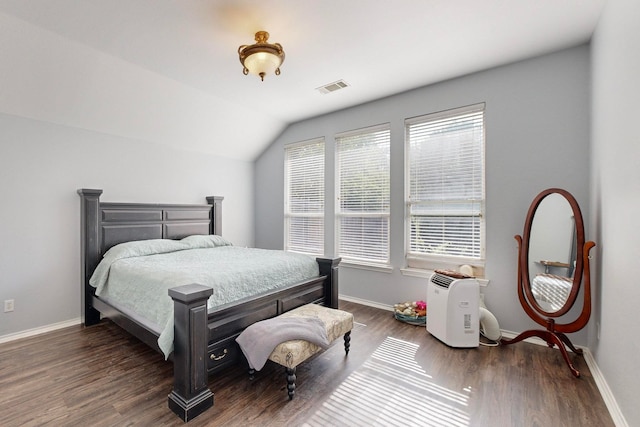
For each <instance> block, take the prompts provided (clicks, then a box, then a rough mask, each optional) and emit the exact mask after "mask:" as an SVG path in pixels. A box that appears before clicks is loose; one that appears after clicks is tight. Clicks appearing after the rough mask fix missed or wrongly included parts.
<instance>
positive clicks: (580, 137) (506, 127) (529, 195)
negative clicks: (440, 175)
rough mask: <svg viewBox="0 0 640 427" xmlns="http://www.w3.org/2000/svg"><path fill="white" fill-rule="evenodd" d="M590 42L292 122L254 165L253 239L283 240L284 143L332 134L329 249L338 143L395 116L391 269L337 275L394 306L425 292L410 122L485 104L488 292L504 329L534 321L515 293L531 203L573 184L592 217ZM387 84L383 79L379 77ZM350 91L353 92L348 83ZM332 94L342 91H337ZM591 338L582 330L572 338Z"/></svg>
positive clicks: (353, 293) (345, 284) (260, 242)
mask: <svg viewBox="0 0 640 427" xmlns="http://www.w3.org/2000/svg"><path fill="white" fill-rule="evenodd" d="M589 60H590V58H589V48H588V46H580V47H576V48H572V49H568V50H564V51H561V52H557V53H553V54H550V55H546V56H542V57H538V58H534V59H531V60H527V61H523V62H519V63H515V64H511V65H507V66H503V67H499V68H496V69H492V70H489V71H485V72H481V73H477V74H473V75H469V76H466V77H462V78H459V79H455V80H450V81H446V82H443V83H439V84H436V85H432V86H428V87H424V88H421V89H418V90H413V91H410V92H407V93H403V94H399V95H395V96H392V97H389V98H386V99H382V100H379V101H376V102H371V103H368V104H364V105H361V106H358V107H355V108H350V109H346V110H343V111H339V112H336V113H333V114H329V115H325V116H321V117H318V118H314V119H310V120H307V121H303V122H299V123H296V124H293V125H291V126H289V127H288V128H287V129H286V130H285V131H284V132H283V134H282V135H281V136H280V137H279V138H278V139H277V140H276V141H275V142H274V143H273V144H272V145H271V146H270V147H269V148H268V149H267V150H266V151H265V152H264V153H263V154H262V155H261V157H259V158H258V159H257V161H256V166H255V179H256V183H255V188H256V192H255V195H256V196H255V197H256V199H255V200H256V202H255V203H256V207H257V211H256V218H255V220H256V225H255V229H256V236H255V237H256V245H257V246H258V247H264V248H282V247H283V207H282V206H283V197H284V195H283V191H284V190H283V189H284V181H283V180H284V175H283V159H284V154H283V146H284V145H285V144H287V143H292V142H297V141H301V140H306V139H310V138H315V137H319V136H324V137H325V139H326V148H327V158H326V159H327V162H326V187H325V190H326V201H327V202H326V210H325V213H326V225H327V227H326V230H327V231H326V236H325V247H326V248H327V249H326V252H327V255H332V254H333V251H334V249H333V248H334V236H333V230H334V223H333V216H332V213H333V212H334V208H335V206H334V199H335V193H334V175H335V174H334V140H333V135H335V134H336V133H338V132H342V131H347V130H351V129H357V128H362V127H366V126H370V125H375V124H379V123H385V122H390V123H391V145H392V146H391V185H392V210H391V261H392V264H393V267H394V269H393V272H392V273H382V272H375V271H367V270H361V269H353V268H343V269H342V270H341V272H340V275H341V276H340V287H341V289H340V292H341V294H342V295H344V296H348V297H352V298H357V299H360V300H364V301H368V302H370V303H373V304H381V305H391V304H393V303H395V302H398V301H403V300H416V299H422V298H425V297H426V295H425V294H426V286H425V285H426V281H425V279H423V278H416V277H409V276H405V275H403V274H401V272H400V268H402V267H404V258H403V251H404V224H403V219H404V167H403V164H404V141H403V138H404V124H403V123H404V119H405V118H408V117H414V116H418V115H422V114H427V113H431V112H436V111H441V110H446V109H449V108H454V107H460V106H464V105H470V104H474V103H478V102H485V103H486V141H487V144H486V169H487V173H486V190H487V208H486V211H487V262H486V277H487V278H488V279H490V283H489V285H488V286H487V287H486V288H483V289H482V291H483V292H484V293H485V298H486V304H487V306H488V307H489V309H490V310H491V311H492V312H493V313H494V314H495V315H496V317H497V319H498V320H499V322H500V326H501V328H503V329H506V330H511V331H516V332H520V331H522V330H525V329H529V328H531V327H533V326H534V323H533V322H532V321H531V320H529V318H528V317H527V316H526V315H525V314H524V312H523V310H522V308H521V306H520V304H519V302H518V298H517V290H516V257H517V245H516V242H515V240H514V238H513V236H514V235H516V234H522V230H523V224H524V219H525V215H526V212H527V209H528V207H529V204H530V203H531V201H532V199H533V198H534V197H535V196H536V194H538V193H539V192H540V191H541V190H543V189H545V188H549V187H561V188H565V189H567V190H568V191H570V192H571V193H572V194H573V195H574V196H575V197H576V199H577V200H578V203H580V205H581V206H582V208H583V214H584V215H585V219H587V218H588V207H589V204H588V201H589V194H588V191H589V152H588V149H589V78H590V76H589ZM381 83H383V82H381ZM346 90H348V89H346ZM327 96H340V93H339V92H337V93H334V94H330V95H327ZM574 341H575V342H576V343H578V344H586V332H584V331H583V332H581V333H577V334H575V335H574Z"/></svg>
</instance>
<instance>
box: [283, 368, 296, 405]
mask: <svg viewBox="0 0 640 427" xmlns="http://www.w3.org/2000/svg"><path fill="white" fill-rule="evenodd" d="M285 372H286V373H287V393H288V394H289V400H292V399H293V395H294V394H295V393H296V368H286V369H285Z"/></svg>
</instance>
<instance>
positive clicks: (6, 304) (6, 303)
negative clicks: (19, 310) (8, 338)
mask: <svg viewBox="0 0 640 427" xmlns="http://www.w3.org/2000/svg"><path fill="white" fill-rule="evenodd" d="M13 303H14V301H13V300H12V299H7V300H4V312H5V313H8V312H10V311H13Z"/></svg>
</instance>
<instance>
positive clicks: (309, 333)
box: [236, 317, 330, 371]
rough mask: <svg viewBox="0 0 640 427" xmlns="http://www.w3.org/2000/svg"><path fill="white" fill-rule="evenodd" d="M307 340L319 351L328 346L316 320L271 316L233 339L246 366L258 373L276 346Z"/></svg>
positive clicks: (321, 322)
mask: <svg viewBox="0 0 640 427" xmlns="http://www.w3.org/2000/svg"><path fill="white" fill-rule="evenodd" d="M291 340H304V341H309V342H311V343H313V344H315V345H317V346H319V347H322V348H323V349H327V348H328V347H329V344H330V343H329V339H328V338H327V331H326V329H325V326H324V322H323V321H322V320H320V319H318V318H317V317H274V318H272V319H267V320H263V321H261V322H256V323H254V324H253V325H251V326H249V327H248V328H247V329H245V330H244V331H243V332H242V333H241V334H240V335H239V336H238V338H236V342H237V343H238V344H239V345H240V349H241V350H242V352H243V353H244V356H245V357H246V358H247V362H249V367H250V368H251V369H255V370H256V371H259V370H260V369H262V367H263V366H264V364H265V363H267V359H268V358H269V355H270V354H271V352H272V351H273V349H274V348H276V346H277V345H278V344H280V343H283V342H285V341H291Z"/></svg>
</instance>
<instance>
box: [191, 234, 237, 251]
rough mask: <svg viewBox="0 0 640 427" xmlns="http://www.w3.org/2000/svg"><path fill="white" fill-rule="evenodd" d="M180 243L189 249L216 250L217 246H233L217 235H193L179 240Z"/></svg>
mask: <svg viewBox="0 0 640 427" xmlns="http://www.w3.org/2000/svg"><path fill="white" fill-rule="evenodd" d="M180 242H181V243H184V244H186V245H187V246H189V249H197V248H217V247H218V246H233V244H232V243H231V242H230V241H228V240H227V239H225V238H224V237H222V236H218V235H217V234H195V235H193V236H187V237H185V238H184V239H182V240H180Z"/></svg>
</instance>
